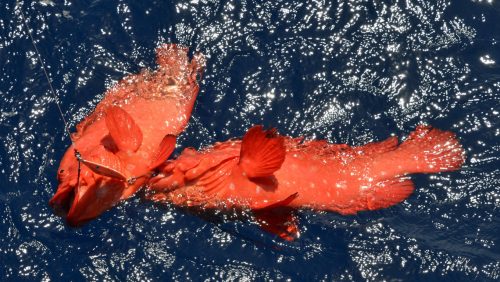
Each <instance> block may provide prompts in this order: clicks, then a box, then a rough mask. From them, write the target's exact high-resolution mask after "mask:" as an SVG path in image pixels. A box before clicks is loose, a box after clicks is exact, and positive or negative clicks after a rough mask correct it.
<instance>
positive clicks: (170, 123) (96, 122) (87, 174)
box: [50, 44, 203, 226]
mask: <svg viewBox="0 0 500 282" xmlns="http://www.w3.org/2000/svg"><path fill="white" fill-rule="evenodd" d="M187 51H188V50H187V48H185V47H180V46H177V45H175V44H166V45H163V46H161V47H159V48H158V49H157V50H156V52H157V64H158V68H157V69H156V70H154V71H149V70H143V71H142V72H141V73H139V74H136V75H130V76H127V77H125V78H124V79H123V80H122V81H120V82H119V83H118V84H116V85H115V86H114V87H113V88H111V89H110V90H108V91H107V93H106V95H105V97H104V99H103V100H102V101H101V102H100V103H99V104H98V105H97V106H96V108H95V110H94V111H93V112H92V113H91V114H90V115H89V116H87V117H86V118H85V119H84V120H83V121H82V122H80V123H79V124H78V125H77V127H76V133H73V134H72V136H71V139H72V145H71V146H70V147H69V148H68V150H67V151H66V153H65V155H64V157H63V159H62V161H61V164H60V166H59V170H58V181H59V186H58V189H57V192H56V194H55V195H54V196H53V197H52V199H51V200H50V205H51V206H52V207H54V208H55V209H56V211H59V212H60V213H62V214H63V215H65V216H66V220H67V222H68V224H70V225H72V226H78V225H81V224H83V223H85V222H87V221H89V220H91V219H93V218H95V217H97V216H99V215H100V214H101V213H102V212H104V211H106V210H108V209H109V208H111V207H112V206H114V205H115V204H116V203H118V202H119V201H120V200H123V199H125V198H127V197H129V196H131V195H133V194H134V193H135V192H136V191H137V190H138V189H139V188H140V187H141V186H142V185H143V184H144V183H145V181H146V180H147V179H148V177H149V173H150V172H151V171H152V170H154V169H155V168H156V167H158V166H159V165H161V164H162V163H164V162H165V160H167V158H168V157H169V156H170V154H171V153H172V151H173V150H174V148H175V142H176V136H177V135H178V134H180V133H181V132H182V131H183V130H184V128H185V126H186V124H187V122H188V120H189V118H190V116H191V110H192V108H193V105H194V102H195V100H196V96H197V94H198V89H199V87H198V83H197V81H196V80H197V76H198V75H200V73H201V69H202V65H203V57H202V55H201V54H195V56H194V58H193V59H191V60H189V58H188V56H187ZM75 152H77V155H75ZM78 159H80V160H81V162H79V160H78Z"/></svg>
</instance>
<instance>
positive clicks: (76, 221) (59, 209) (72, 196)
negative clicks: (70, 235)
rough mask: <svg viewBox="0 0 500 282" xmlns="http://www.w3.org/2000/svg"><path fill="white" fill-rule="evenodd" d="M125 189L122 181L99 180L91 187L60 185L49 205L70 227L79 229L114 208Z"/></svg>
mask: <svg viewBox="0 0 500 282" xmlns="http://www.w3.org/2000/svg"><path fill="white" fill-rule="evenodd" d="M126 187H127V184H126V183H125V182H123V181H117V180H114V179H109V178H108V179H99V180H98V181H96V182H95V183H92V184H91V185H87V184H85V183H80V185H79V186H76V185H69V184H64V183H62V184H60V185H59V187H58V190H57V192H56V194H55V195H54V196H53V197H52V198H51V199H50V201H49V205H50V206H51V207H52V209H53V210H54V213H55V214H56V215H58V216H60V217H63V218H65V219H66V222H67V224H68V225H69V226H71V227H81V226H82V225H84V224H86V223H88V222H89V221H91V220H93V219H95V218H96V217H98V216H100V215H101V214H102V213H104V212H105V211H107V210H108V209H110V208H112V207H113V206H115V205H116V204H117V203H118V202H119V201H120V198H121V195H122V191H123V190H124V189H125V188H126Z"/></svg>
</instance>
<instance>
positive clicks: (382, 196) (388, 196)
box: [366, 178, 415, 210]
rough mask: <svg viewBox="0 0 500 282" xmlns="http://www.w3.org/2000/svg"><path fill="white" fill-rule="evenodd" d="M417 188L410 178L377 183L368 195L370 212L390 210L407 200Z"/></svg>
mask: <svg viewBox="0 0 500 282" xmlns="http://www.w3.org/2000/svg"><path fill="white" fill-rule="evenodd" d="M414 189H415V187H414V186H413V182H412V181H411V180H410V179H408V178H395V179H391V180H386V181H382V182H379V183H377V184H376V185H374V187H373V188H372V189H371V190H370V192H369V193H368V195H367V199H366V200H367V206H368V209H370V210H378V209H384V208H388V207H390V206H393V205H396V204H399V203H401V202H402V201H404V200H406V199H407V198H408V197H409V196H410V195H411V194H412V193H413V190H414Z"/></svg>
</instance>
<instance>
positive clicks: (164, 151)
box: [149, 134, 176, 170]
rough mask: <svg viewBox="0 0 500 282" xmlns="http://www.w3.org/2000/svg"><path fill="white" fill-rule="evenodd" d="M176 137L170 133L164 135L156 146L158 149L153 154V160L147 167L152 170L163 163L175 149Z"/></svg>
mask: <svg viewBox="0 0 500 282" xmlns="http://www.w3.org/2000/svg"><path fill="white" fill-rule="evenodd" d="M175 142H176V137H175V136H174V135H171V134H167V135H165V137H163V139H162V140H161V142H160V145H159V146H158V149H157V151H156V153H155V155H154V156H153V160H152V161H151V164H150V165H149V169H151V170H153V169H155V168H157V167H158V166H160V165H161V164H163V163H164V162H165V161H166V160H167V159H168V157H170V155H171V154H172V152H173V151H174V149H175Z"/></svg>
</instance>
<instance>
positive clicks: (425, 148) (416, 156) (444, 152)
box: [396, 125, 465, 173]
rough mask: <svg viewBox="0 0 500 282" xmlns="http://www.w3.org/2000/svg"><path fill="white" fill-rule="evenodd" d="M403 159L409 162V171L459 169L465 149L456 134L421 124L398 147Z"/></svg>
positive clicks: (463, 158)
mask: <svg viewBox="0 0 500 282" xmlns="http://www.w3.org/2000/svg"><path fill="white" fill-rule="evenodd" d="M396 151H399V152H398V153H399V154H400V155H401V157H402V158H401V159H402V160H405V161H407V162H409V165H410V166H412V167H409V171H407V173H437V172H444V171H453V170H457V169H459V168H460V167H461V166H462V165H463V163H464V161H465V153H464V149H463V148H462V146H461V145H460V143H459V142H458V139H457V138H456V136H455V134H454V133H453V132H450V131H442V130H439V129H435V128H432V127H430V126H424V125H419V126H418V127H417V128H416V130H415V131H413V132H412V133H410V136H408V138H407V139H406V140H405V141H404V142H403V143H402V144H401V145H400V146H399V147H398V149H397V150H396Z"/></svg>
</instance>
